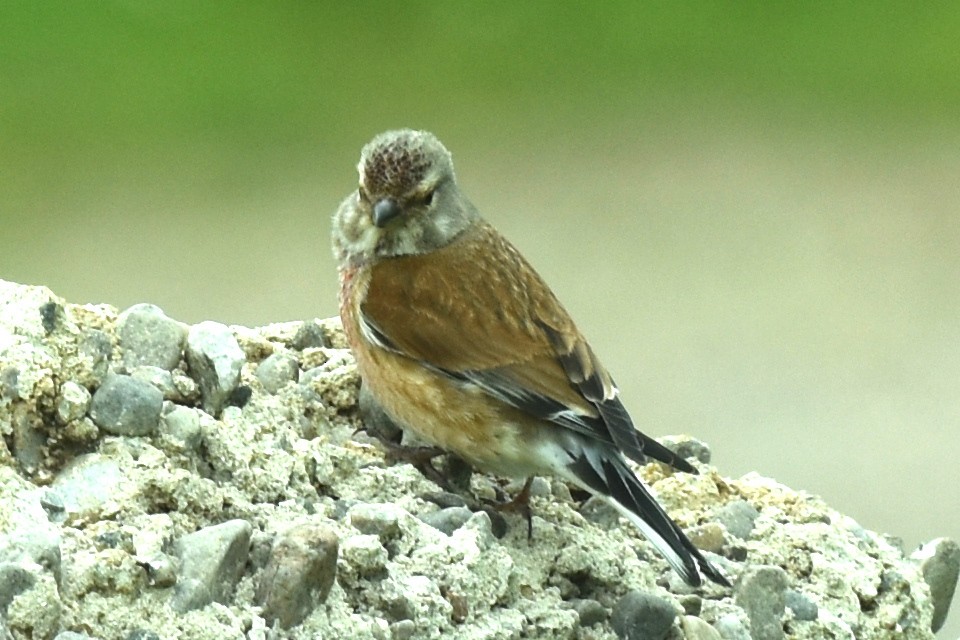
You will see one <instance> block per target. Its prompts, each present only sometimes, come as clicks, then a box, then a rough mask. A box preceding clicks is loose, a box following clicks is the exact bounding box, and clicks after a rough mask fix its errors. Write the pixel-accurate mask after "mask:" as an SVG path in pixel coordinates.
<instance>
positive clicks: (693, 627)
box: [680, 616, 723, 640]
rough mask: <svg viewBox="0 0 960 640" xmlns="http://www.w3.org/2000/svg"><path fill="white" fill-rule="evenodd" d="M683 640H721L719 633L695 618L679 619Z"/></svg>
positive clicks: (684, 617) (705, 622) (685, 617)
mask: <svg viewBox="0 0 960 640" xmlns="http://www.w3.org/2000/svg"><path fill="white" fill-rule="evenodd" d="M680 628H681V629H683V635H684V638H685V640H723V639H722V637H721V636H720V632H719V631H717V630H716V629H714V628H713V627H711V626H710V625H709V624H708V623H707V621H706V620H704V619H703V618H698V617H696V616H683V617H682V618H680Z"/></svg>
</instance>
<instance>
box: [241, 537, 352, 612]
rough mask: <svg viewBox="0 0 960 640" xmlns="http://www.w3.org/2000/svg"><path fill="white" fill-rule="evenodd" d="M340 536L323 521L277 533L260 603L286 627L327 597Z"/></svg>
mask: <svg viewBox="0 0 960 640" xmlns="http://www.w3.org/2000/svg"><path fill="white" fill-rule="evenodd" d="M338 549H339V539H338V538H337V534H336V533H335V532H334V531H333V529H331V528H330V527H329V526H327V525H325V524H323V523H319V522H317V523H305V524H301V525H296V526H294V527H292V528H290V529H288V530H287V531H284V532H283V533H281V534H280V535H278V536H277V539H276V541H275V542H274V544H273V548H272V549H271V551H270V558H269V560H268V561H267V565H266V567H265V568H264V570H263V572H262V574H261V576H260V584H259V586H258V588H257V592H256V601H257V604H259V605H260V606H262V607H263V617H264V618H265V619H266V620H267V622H269V623H271V624H272V623H273V622H279V624H280V626H281V627H283V628H284V629H289V628H290V627H292V626H294V625H298V624H300V623H301V622H303V620H304V618H306V617H307V616H308V615H310V612H311V611H313V609H315V608H316V607H317V606H318V605H320V604H322V603H323V602H325V601H326V599H327V596H328V595H329V594H330V588H331V587H332V586H333V580H334V577H335V576H336V573H337V556H338Z"/></svg>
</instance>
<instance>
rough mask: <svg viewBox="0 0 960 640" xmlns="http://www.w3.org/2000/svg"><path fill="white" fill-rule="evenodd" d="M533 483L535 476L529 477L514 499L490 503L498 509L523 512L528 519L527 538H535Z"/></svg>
mask: <svg viewBox="0 0 960 640" xmlns="http://www.w3.org/2000/svg"><path fill="white" fill-rule="evenodd" d="M532 485H533V476H530V477H529V478H527V481H526V482H524V483H523V488H522V489H520V493H518V494H517V495H516V496H514V498H513V500H508V501H506V502H500V503H493V502H489V503H488V504H489V505H490V506H491V507H493V508H494V509H496V510H497V511H513V512H515V513H519V514H521V515H522V516H523V517H524V518H525V519H526V521H527V540H531V539H533V512H532V511H531V510H530V487H531V486H532Z"/></svg>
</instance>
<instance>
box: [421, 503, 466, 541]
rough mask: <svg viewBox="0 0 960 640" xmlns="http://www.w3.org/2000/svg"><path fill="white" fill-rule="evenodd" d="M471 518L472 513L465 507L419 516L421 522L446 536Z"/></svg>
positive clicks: (449, 508) (450, 508)
mask: <svg viewBox="0 0 960 640" xmlns="http://www.w3.org/2000/svg"><path fill="white" fill-rule="evenodd" d="M471 517H473V512H472V511H470V509H468V508H466V507H448V508H446V509H440V510H438V511H433V512H431V513H425V514H423V515H422V516H420V519H421V520H422V521H423V522H426V523H427V524H428V525H430V526H431V527H433V528H434V529H437V530H438V531H442V532H444V533H445V534H447V535H448V536H450V535H453V532H454V531H456V530H457V529H459V528H460V527H462V526H463V525H464V524H466V522H467V520H469V519H470V518H471Z"/></svg>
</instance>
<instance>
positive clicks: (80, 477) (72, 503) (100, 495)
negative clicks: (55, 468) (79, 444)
mask: <svg viewBox="0 0 960 640" xmlns="http://www.w3.org/2000/svg"><path fill="white" fill-rule="evenodd" d="M125 483H126V475H125V474H124V473H123V471H122V470H121V469H120V463H119V462H117V460H115V459H114V458H109V457H107V456H104V455H101V454H99V453H87V454H84V455H81V456H77V457H76V458H74V459H73V460H72V461H71V462H70V463H69V464H67V466H66V467H65V468H64V469H63V471H61V472H60V473H59V474H58V475H57V477H56V479H55V480H54V481H53V486H52V488H53V490H54V491H56V493H57V495H59V496H60V499H61V501H62V502H63V506H64V508H65V509H66V511H67V513H69V514H73V515H79V516H88V515H89V516H94V517H97V516H99V513H100V511H101V510H102V509H103V508H104V506H105V505H107V504H108V503H117V502H119V501H121V500H123V498H124V485H125Z"/></svg>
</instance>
